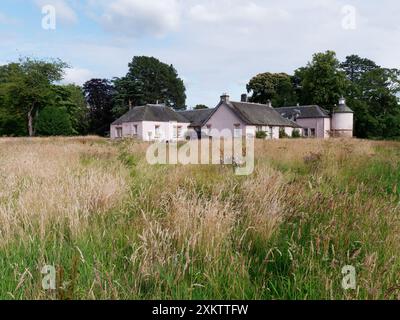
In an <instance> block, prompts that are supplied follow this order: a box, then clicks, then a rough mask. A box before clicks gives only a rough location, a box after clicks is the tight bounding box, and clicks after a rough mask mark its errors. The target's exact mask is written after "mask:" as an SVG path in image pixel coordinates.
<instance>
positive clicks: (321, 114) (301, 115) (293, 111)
mask: <svg viewBox="0 0 400 320" xmlns="http://www.w3.org/2000/svg"><path fill="white" fill-rule="evenodd" d="M275 110H276V111H277V112H279V114H280V115H282V116H283V117H285V118H287V119H295V118H296V119H308V118H329V112H328V111H327V110H325V109H323V108H321V107H320V106H317V105H310V106H296V107H283V108H276V109H275Z"/></svg>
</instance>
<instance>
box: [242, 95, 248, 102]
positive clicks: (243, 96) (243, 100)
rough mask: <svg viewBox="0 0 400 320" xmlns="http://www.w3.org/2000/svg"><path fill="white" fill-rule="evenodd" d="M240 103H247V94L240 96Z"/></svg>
mask: <svg viewBox="0 0 400 320" xmlns="http://www.w3.org/2000/svg"><path fill="white" fill-rule="evenodd" d="M240 101H242V102H248V98H247V94H245V93H243V94H242V96H241V98H240Z"/></svg>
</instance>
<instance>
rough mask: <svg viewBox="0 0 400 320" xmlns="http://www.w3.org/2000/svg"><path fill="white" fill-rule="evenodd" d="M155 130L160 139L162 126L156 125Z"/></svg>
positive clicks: (157, 137)
mask: <svg viewBox="0 0 400 320" xmlns="http://www.w3.org/2000/svg"><path fill="white" fill-rule="evenodd" d="M155 132H156V135H155V138H156V139H160V126H156V127H155Z"/></svg>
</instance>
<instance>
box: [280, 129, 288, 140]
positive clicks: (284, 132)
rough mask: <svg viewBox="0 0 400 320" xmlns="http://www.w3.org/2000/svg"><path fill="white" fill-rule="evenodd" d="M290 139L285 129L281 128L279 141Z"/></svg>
mask: <svg viewBox="0 0 400 320" xmlns="http://www.w3.org/2000/svg"><path fill="white" fill-rule="evenodd" d="M286 138H289V136H288V135H287V133H286V131H285V128H280V129H279V139H286Z"/></svg>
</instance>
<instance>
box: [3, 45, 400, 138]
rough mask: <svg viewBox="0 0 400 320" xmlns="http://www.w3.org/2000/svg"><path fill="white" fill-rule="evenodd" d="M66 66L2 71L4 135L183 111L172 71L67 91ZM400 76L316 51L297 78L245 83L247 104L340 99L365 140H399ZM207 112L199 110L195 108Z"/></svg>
mask: <svg viewBox="0 0 400 320" xmlns="http://www.w3.org/2000/svg"><path fill="white" fill-rule="evenodd" d="M67 68H69V65H67V64H66V63H65V62H63V61H61V60H58V59H56V60H39V59H31V58H23V59H20V60H19V61H17V62H13V63H9V64H7V65H4V66H0V136H52V135H86V134H97V135H106V134H107V133H108V131H109V127H110V123H112V122H113V121H114V120H115V119H117V118H118V117H120V116H121V115H122V114H124V113H125V112H127V111H128V110H129V108H130V107H133V106H137V105H144V104H147V103H157V102H158V103H164V104H165V105H167V106H169V107H171V108H174V109H176V110H181V109H186V93H185V92H186V89H185V85H184V83H183V81H182V79H181V78H180V77H179V75H178V72H177V71H176V69H175V68H174V66H172V65H168V64H165V63H163V62H161V61H159V60H157V59H156V58H153V57H144V56H138V57H134V58H133V59H132V61H131V62H130V63H129V65H128V72H127V74H126V75H125V76H123V77H120V78H113V79H91V80H89V81H87V82H86V83H85V84H84V85H83V86H82V87H80V86H77V85H62V84H60V82H61V81H62V79H63V77H64V73H65V70H66V69H67ZM399 77H400V71H399V70H397V69H389V68H384V67H381V66H379V65H377V64H376V63H375V62H373V61H372V60H369V59H367V58H361V57H359V56H357V55H351V56H348V57H347V58H346V59H345V61H343V62H341V61H339V60H338V58H337V56H336V54H335V52H333V51H327V52H323V53H317V54H315V55H314V56H313V57H312V60H311V61H310V62H309V63H307V65H306V66H304V67H300V68H298V69H297V70H296V71H295V72H294V74H293V75H288V74H286V73H271V72H266V73H261V74H258V75H256V76H255V77H253V78H252V79H251V80H250V81H249V83H248V84H247V92H248V93H249V95H250V97H249V99H250V101H251V102H257V103H266V102H267V101H268V100H271V101H272V104H273V106H275V107H282V106H293V105H296V104H298V103H299V104H301V105H310V104H318V105H320V106H321V107H324V108H326V109H327V110H329V111H332V110H333V109H334V107H335V105H336V103H337V102H338V100H339V98H340V97H341V96H345V97H346V98H347V103H348V105H349V106H350V107H351V108H352V109H353V110H354V112H355V134H356V136H357V137H360V138H397V137H400V106H399V97H398V95H399V91H400V78H399ZM204 108H207V106H205V105H204V104H199V105H197V106H196V109H204Z"/></svg>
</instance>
